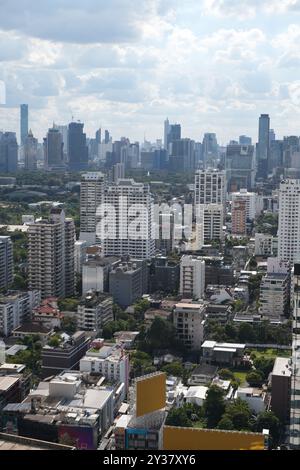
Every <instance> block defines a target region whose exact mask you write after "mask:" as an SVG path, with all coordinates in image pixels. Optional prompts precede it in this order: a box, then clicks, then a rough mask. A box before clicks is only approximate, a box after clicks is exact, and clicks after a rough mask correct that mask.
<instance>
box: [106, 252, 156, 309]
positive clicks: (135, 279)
mask: <svg viewBox="0 0 300 470" xmlns="http://www.w3.org/2000/svg"><path fill="white" fill-rule="evenodd" d="M109 292H110V294H111V295H112V297H113V299H114V302H116V303H117V304H119V305H120V306H121V307H123V308H126V307H128V306H129V305H132V304H134V303H135V302H136V301H137V300H139V299H140V298H141V297H142V295H143V294H146V293H147V292H148V266H147V262H146V261H145V260H134V259H132V260H131V261H129V262H122V263H120V264H119V265H118V266H117V267H116V268H114V269H112V270H111V271H110V273H109Z"/></svg>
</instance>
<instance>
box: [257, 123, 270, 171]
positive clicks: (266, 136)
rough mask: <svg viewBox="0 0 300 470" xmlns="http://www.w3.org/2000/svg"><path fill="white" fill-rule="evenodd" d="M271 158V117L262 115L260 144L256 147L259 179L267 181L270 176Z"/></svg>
mask: <svg viewBox="0 0 300 470" xmlns="http://www.w3.org/2000/svg"><path fill="white" fill-rule="evenodd" d="M269 158H270V117H269V115H268V114H261V116H260V118H259V128H258V144H257V146H256V164H257V174H256V177H257V178H263V179H265V178H266V177H267V176H268V162H269Z"/></svg>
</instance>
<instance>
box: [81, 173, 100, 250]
mask: <svg viewBox="0 0 300 470" xmlns="http://www.w3.org/2000/svg"><path fill="white" fill-rule="evenodd" d="M104 187H105V176H104V174H103V173H100V172H94V173H92V172H90V173H86V174H84V175H82V177H81V184H80V240H86V241H87V242H88V243H89V244H94V243H95V241H96V224H97V217H96V212H97V208H98V207H99V206H100V205H101V204H102V202H103V195H104Z"/></svg>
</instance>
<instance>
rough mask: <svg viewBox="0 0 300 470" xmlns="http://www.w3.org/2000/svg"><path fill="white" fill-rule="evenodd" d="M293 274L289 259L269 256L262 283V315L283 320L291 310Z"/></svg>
mask: <svg viewBox="0 0 300 470" xmlns="http://www.w3.org/2000/svg"><path fill="white" fill-rule="evenodd" d="M290 288H291V275H290V264H289V262H288V261H280V260H279V259H278V258H268V267H267V274H266V275H265V276H264V277H263V279H262V281H261V284H260V298H259V300H260V308H259V312H260V314H261V315H262V317H263V318H264V319H266V320H270V321H277V322H278V321H279V322H280V321H283V320H284V319H285V318H284V317H285V316H286V315H287V314H288V312H289V306H290Z"/></svg>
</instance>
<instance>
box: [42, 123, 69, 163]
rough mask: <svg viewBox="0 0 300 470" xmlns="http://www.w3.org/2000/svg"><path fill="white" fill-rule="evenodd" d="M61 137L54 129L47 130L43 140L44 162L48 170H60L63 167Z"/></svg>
mask: <svg viewBox="0 0 300 470" xmlns="http://www.w3.org/2000/svg"><path fill="white" fill-rule="evenodd" d="M63 149H64V144H63V137H62V135H61V133H60V131H59V130H58V129H55V128H54V127H53V128H52V129H49V130H48V133H47V137H45V138H44V161H45V168H46V169H48V170H62V169H64V168H65V165H64V151H63Z"/></svg>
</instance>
